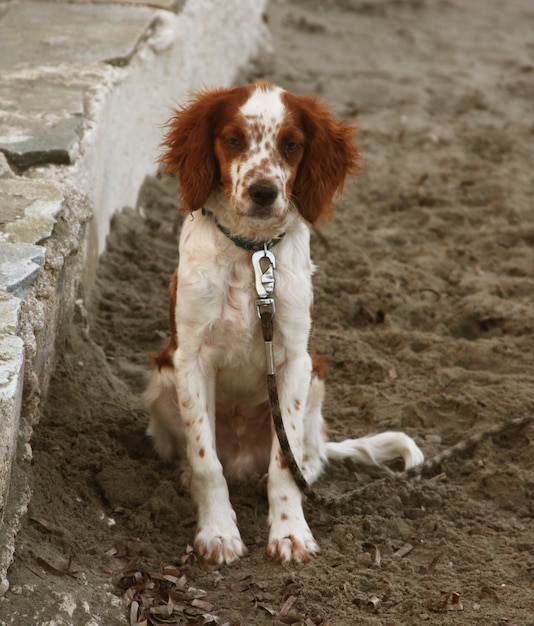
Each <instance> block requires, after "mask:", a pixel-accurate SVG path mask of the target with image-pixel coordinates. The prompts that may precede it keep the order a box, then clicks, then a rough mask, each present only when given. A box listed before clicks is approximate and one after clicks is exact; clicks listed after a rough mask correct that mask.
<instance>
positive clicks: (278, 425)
mask: <svg viewBox="0 0 534 626" xmlns="http://www.w3.org/2000/svg"><path fill="white" fill-rule="evenodd" d="M252 267H253V268H254V277H255V285H256V293H257V294H258V297H257V299H256V308H257V311H258V317H259V318H260V321H261V329H262V332H263V341H264V344H265V359H266V362H267V391H268V393H269V404H270V405H271V417H272V420H273V423H274V429H275V431H276V436H277V437H278V442H279V443H280V448H281V450H282V453H283V455H284V461H285V462H286V465H287V467H288V468H289V471H290V472H291V475H292V476H293V480H294V481H295V483H296V485H297V487H298V488H299V489H300V490H301V491H302V493H303V494H304V495H305V496H306V497H307V498H309V499H310V500H312V501H313V502H316V503H317V504H321V505H328V504H331V503H333V501H334V499H332V498H327V497H325V496H322V495H321V494H319V493H317V492H316V491H315V490H314V489H312V488H311V487H310V485H309V484H308V481H307V480H306V479H305V478H304V474H303V473H302V471H301V469H300V467H299V464H298V463H297V461H296V459H295V456H294V455H293V450H292V449H291V446H290V444H289V441H288V438H287V434H286V430H285V427H284V420H283V419H282V411H281V410H280V400H279V398H278V386H277V384H276V368H275V365H274V350H273V326H274V325H273V319H274V315H275V312H276V306H275V301H274V297H273V293H274V269H275V267H276V261H275V257H274V254H273V253H272V252H271V251H270V250H269V249H268V248H267V246H264V248H263V249H262V250H257V251H256V252H254V254H253V255H252Z"/></svg>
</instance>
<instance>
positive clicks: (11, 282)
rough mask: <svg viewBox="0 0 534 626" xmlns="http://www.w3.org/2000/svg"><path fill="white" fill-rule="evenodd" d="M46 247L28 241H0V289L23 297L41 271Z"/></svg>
mask: <svg viewBox="0 0 534 626" xmlns="http://www.w3.org/2000/svg"><path fill="white" fill-rule="evenodd" d="M45 254H46V249H45V248H43V247H42V246H34V245H32V244H28V243H0V289H2V290H3V291H7V292H9V293H12V294H14V295H16V296H20V297H23V296H24V294H25V292H26V290H27V289H28V288H29V287H30V285H31V284H32V282H33V281H34V280H35V278H36V276H37V274H39V272H40V271H41V266H42V264H43V262H44V259H45Z"/></svg>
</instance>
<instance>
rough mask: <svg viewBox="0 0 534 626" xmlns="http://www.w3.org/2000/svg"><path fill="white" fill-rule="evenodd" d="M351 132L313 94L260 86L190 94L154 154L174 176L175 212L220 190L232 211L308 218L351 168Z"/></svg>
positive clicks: (326, 207) (324, 210) (317, 213)
mask: <svg viewBox="0 0 534 626" xmlns="http://www.w3.org/2000/svg"><path fill="white" fill-rule="evenodd" d="M354 138H355V129H354V127H352V126H350V125H348V124H347V123H345V122H344V121H341V120H338V119H336V118H335V117H334V116H333V115H332V113H331V112H330V111H329V110H328V109H327V108H326V107H325V106H324V105H323V104H321V103H320V102H318V101H317V100H316V99H314V98H310V97H306V96H296V95H293V94H291V93H289V92H287V91H284V90H282V89H280V88H279V87H275V86H273V85H271V84H268V83H258V84H254V85H246V86H243V87H236V88H235V89H220V90H215V91H206V92H202V93H199V94H197V96H196V98H195V99H194V100H193V102H192V103H191V104H190V105H189V106H186V107H183V108H181V109H179V110H177V111H176V113H175V116H174V117H173V118H172V120H171V121H170V123H169V131H168V134H167V136H166V139H165V141H164V144H163V145H164V146H165V148H166V151H165V153H164V155H163V157H162V159H161V160H162V162H163V163H164V165H165V167H166V170H167V171H168V172H170V173H174V174H176V175H177V176H178V180H179V183H180V191H181V195H182V208H181V211H182V212H192V211H196V210H197V209H200V208H201V207H202V206H203V205H204V204H205V203H206V202H207V200H208V198H209V197H210V195H211V194H212V193H214V192H222V193H223V194H224V198H225V200H226V201H227V203H228V204H229V205H230V206H231V208H232V210H233V212H234V213H235V215H236V216H243V217H249V218H257V219H264V218H269V217H283V216H284V215H285V214H286V213H287V212H288V211H289V210H291V207H295V208H296V209H297V210H298V211H299V213H300V214H301V215H302V216H303V217H304V219H306V220H307V221H308V222H310V223H312V224H313V223H314V222H316V221H317V220H318V219H319V218H320V217H328V216H329V215H330V213H331V211H332V202H333V197H334V194H335V193H336V191H341V189H342V187H343V183H344V181H345V178H346V176H347V175H348V174H354V173H355V172H356V171H357V168H358V152H357V149H356V145H355V143H354Z"/></svg>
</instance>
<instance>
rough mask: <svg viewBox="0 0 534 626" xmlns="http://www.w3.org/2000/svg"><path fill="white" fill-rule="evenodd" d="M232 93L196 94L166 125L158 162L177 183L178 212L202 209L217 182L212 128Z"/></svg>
mask: <svg viewBox="0 0 534 626" xmlns="http://www.w3.org/2000/svg"><path fill="white" fill-rule="evenodd" d="M234 91H235V90H229V89H220V90H214V91H204V92H200V93H197V94H196V95H195V98H194V100H193V102H192V103H191V104H189V105H188V106H184V107H182V108H180V109H177V110H176V111H175V113H174V116H173V117H172V118H171V120H170V121H169V123H168V125H167V126H168V131H167V135H166V137H165V140H164V141H163V144H162V146H163V147H164V148H165V152H164V153H163V155H162V157H161V159H160V161H161V163H163V165H164V167H165V171H166V172H168V173H170V174H175V175H176V176H177V177H178V181H179V183H180V194H181V197H182V204H181V208H180V212H182V213H190V212H192V211H196V210H197V209H200V208H202V205H203V204H204V203H205V202H206V200H207V199H208V197H209V195H210V193H211V192H212V190H213V189H214V187H215V186H216V185H217V184H218V183H219V181H220V171H219V165H218V163H217V159H216V157H215V153H214V149H213V134H214V129H215V127H216V126H217V124H218V123H219V120H220V118H221V115H222V114H223V112H224V109H225V108H226V107H227V106H228V103H229V101H231V100H232V99H233V95H234V94H233V92H234Z"/></svg>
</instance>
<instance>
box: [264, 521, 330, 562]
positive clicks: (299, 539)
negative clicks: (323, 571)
mask: <svg viewBox="0 0 534 626" xmlns="http://www.w3.org/2000/svg"><path fill="white" fill-rule="evenodd" d="M317 552H319V544H318V543H317V542H316V541H315V539H314V538H313V535H312V533H311V530H310V529H309V527H308V525H307V524H306V522H305V521H303V522H301V523H300V524H297V525H294V526H290V525H289V524H286V523H281V524H278V525H274V524H273V526H271V532H270V534H269V543H268V545H267V555H268V556H269V557H271V558H272V559H274V560H275V561H278V562H279V563H289V562H294V563H305V562H307V561H309V560H310V559H311V558H312V557H313V556H314V555H315V554H317Z"/></svg>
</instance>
